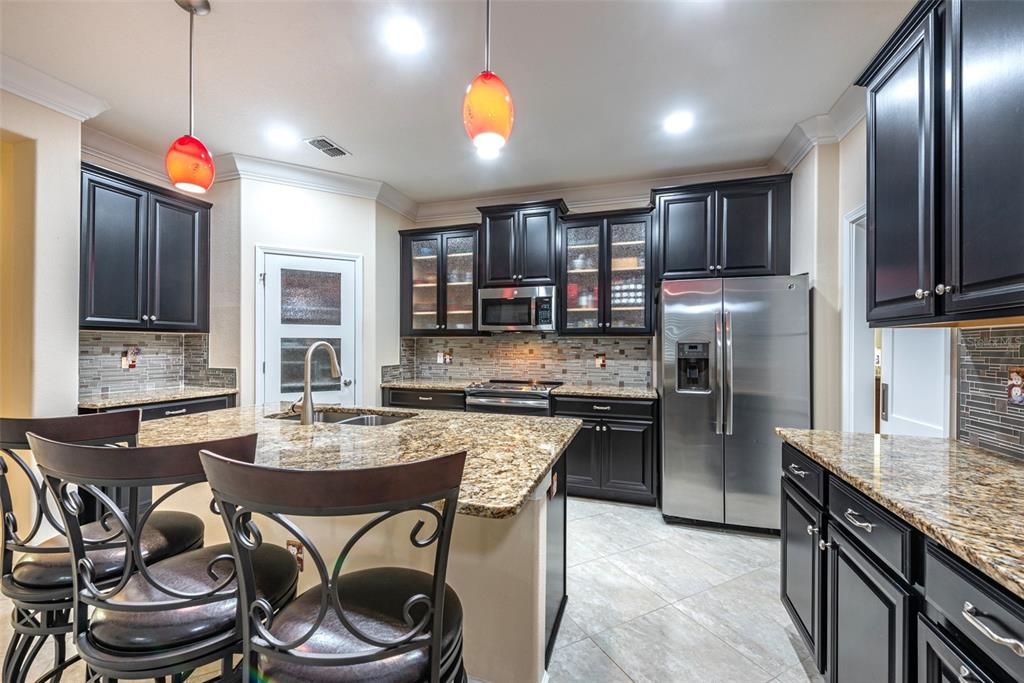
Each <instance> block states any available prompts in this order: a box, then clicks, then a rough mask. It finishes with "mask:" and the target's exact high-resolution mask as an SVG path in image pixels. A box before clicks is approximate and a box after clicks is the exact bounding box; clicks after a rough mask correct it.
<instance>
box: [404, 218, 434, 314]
mask: <svg viewBox="0 0 1024 683" xmlns="http://www.w3.org/2000/svg"><path fill="white" fill-rule="evenodd" d="M409 247H410V248H409V251H408V253H407V254H406V258H408V259H409V264H408V268H409V272H410V273H411V274H412V278H411V279H412V282H411V283H410V285H411V288H412V289H411V294H410V300H411V302H412V310H411V316H412V320H411V322H410V326H411V328H412V331H413V332H417V331H419V332H425V331H427V330H431V331H436V330H440V329H441V315H440V310H441V307H440V302H441V289H440V285H439V282H440V272H441V237H440V236H439V235H430V236H429V237H427V236H425V237H417V238H414V239H412V240H410V241H409Z"/></svg>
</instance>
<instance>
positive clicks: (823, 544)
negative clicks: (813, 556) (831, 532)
mask: <svg viewBox="0 0 1024 683" xmlns="http://www.w3.org/2000/svg"><path fill="white" fill-rule="evenodd" d="M834 547H835V544H834V543H832V541H829V542H827V543H826V542H825V541H824V540H819V541H818V550H821V551H825V550H830V549H832V548H834Z"/></svg>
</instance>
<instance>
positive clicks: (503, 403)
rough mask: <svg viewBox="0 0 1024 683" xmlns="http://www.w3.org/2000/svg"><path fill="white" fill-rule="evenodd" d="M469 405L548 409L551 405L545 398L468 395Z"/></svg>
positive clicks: (467, 402)
mask: <svg viewBox="0 0 1024 683" xmlns="http://www.w3.org/2000/svg"><path fill="white" fill-rule="evenodd" d="M466 405H467V406H499V407H505V408H541V409H543V410H547V409H548V407H549V406H550V405H551V404H550V403H549V402H548V400H547V399H543V398H536V399H531V398H497V397H491V396H467V397H466Z"/></svg>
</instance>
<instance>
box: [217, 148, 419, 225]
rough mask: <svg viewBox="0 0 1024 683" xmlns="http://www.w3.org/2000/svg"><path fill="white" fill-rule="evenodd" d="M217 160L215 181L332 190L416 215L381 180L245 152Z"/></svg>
mask: <svg viewBox="0 0 1024 683" xmlns="http://www.w3.org/2000/svg"><path fill="white" fill-rule="evenodd" d="M214 161H215V163H216V164H217V181H216V182H227V181H230V180H239V179H242V180H259V181H263V182H269V183H276V184H278V185H288V186H291V187H299V188H303V189H306V190H316V191H318V192H331V193H334V194H340V195H345V196H348V197H359V198H362V199H372V200H374V201H376V202H380V203H381V204H383V205H384V206H386V207H388V208H389V209H392V210H393V211H396V212H398V213H400V214H402V215H403V216H405V217H406V218H409V219H414V218H415V217H416V202H414V201H413V200H412V199H410V198H409V197H406V196H405V195H404V194H402V193H401V192H399V191H398V190H396V189H395V188H394V187H392V186H391V185H388V184H387V183H385V182H381V181H380V180H371V179H369V178H361V177H359V176H354V175H346V174H344V173H334V172H332V171H324V170H321V169H318V168H312V167H310V166H300V165H299V164H289V163H287V162H283V161H272V160H270V159H262V158H259V157H252V156H247V155H245V154H221V155H220V156H218V157H216V158H215V159H214Z"/></svg>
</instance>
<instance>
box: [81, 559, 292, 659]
mask: <svg viewBox="0 0 1024 683" xmlns="http://www.w3.org/2000/svg"><path fill="white" fill-rule="evenodd" d="M220 555H226V556H228V557H230V556H231V546H230V545H228V544H226V543H224V544H220V545H213V546H209V547H207V548H201V549H199V550H193V551H190V552H187V553H182V554H181V555H177V556H175V557H172V558H169V559H166V560H163V561H162V562H157V563H156V564H153V565H151V566H150V568H149V573H150V576H152V577H153V579H154V580H155V581H157V582H159V583H160V584H162V585H165V586H167V587H169V588H172V589H173V590H177V591H180V592H183V593H200V592H202V591H208V590H210V589H212V588H213V587H214V586H216V585H217V584H218V583H220V582H221V581H223V577H225V576H227V575H228V573H229V572H231V571H232V568H233V564H232V561H231V560H230V559H228V560H225V561H223V562H218V563H217V564H215V565H214V566H213V571H214V573H215V574H216V575H217V576H218V577H221V578H219V579H214V578H212V577H211V576H210V575H209V574H208V573H207V567H208V566H209V564H210V562H211V561H212V560H213V559H214V558H216V557H218V556H220ZM253 569H254V573H255V577H256V590H257V593H258V594H259V595H260V596H262V597H264V598H266V599H267V600H269V601H270V604H271V605H273V606H274V607H275V608H277V607H280V606H281V605H282V604H284V603H285V602H287V601H288V600H289V599H290V598H291V597H292V596H293V595H295V586H296V583H297V582H298V578H299V570H298V567H297V566H296V564H295V558H294V557H292V554H291V553H289V552H288V551H287V550H285V549H284V548H281V547H280V546H275V545H270V544H266V545H262V546H260V548H259V549H257V550H256V551H255V552H254V553H253ZM235 586H236V584H235V583H234V582H232V583H231V584H230V586H229V587H228V588H226V589H225V592H228V591H231V590H234V588H235ZM174 599H175V598H172V597H170V596H168V595H167V594H166V593H164V592H162V591H160V590H158V589H157V588H155V587H154V586H153V585H152V584H150V583H149V582H148V581H147V580H146V579H145V578H144V577H142V576H140V575H138V574H136V575H135V576H133V577H132V578H131V579H130V580H129V581H128V585H126V586H125V587H124V589H123V590H121V591H120V592H119V593H118V594H117V595H116V596H115V597H114V598H113V599H112V600H111V602H112V603H116V602H128V603H139V602H143V603H144V602H167V601H170V600H174ZM235 612H236V600H235V598H234V597H231V598H227V599H225V600H219V601H217V602H211V603H208V604H205V605H192V606H189V607H183V608H178V609H167V610H161V611H154V612H125V611H120V610H111V609H102V608H101V609H97V610H96V611H95V612H94V613H93V615H92V617H91V618H90V619H89V639H90V641H91V642H92V643H93V644H94V645H95V646H96V647H99V648H101V649H104V650H107V651H110V652H115V653H117V652H125V651H131V652H154V651H161V650H167V649H170V648H175V647H180V646H184V645H190V644H192V643H196V642H199V641H201V640H205V639H208V638H213V637H216V636H219V635H223V634H225V633H228V632H231V631H233V630H234V629H235V627H236V624H237V616H236V613H235Z"/></svg>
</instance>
